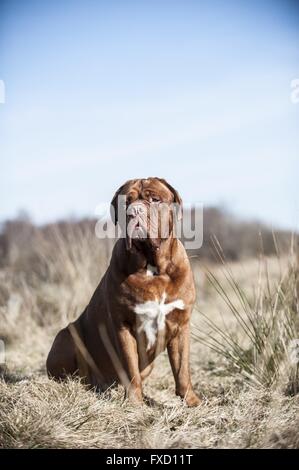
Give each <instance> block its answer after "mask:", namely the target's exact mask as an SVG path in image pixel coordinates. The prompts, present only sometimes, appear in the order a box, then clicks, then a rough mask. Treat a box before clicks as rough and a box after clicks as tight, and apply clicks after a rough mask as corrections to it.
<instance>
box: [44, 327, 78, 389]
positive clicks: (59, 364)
mask: <svg viewBox="0 0 299 470" xmlns="http://www.w3.org/2000/svg"><path fill="white" fill-rule="evenodd" d="M46 368H47V373H48V376H49V377H50V378H53V379H56V380H62V379H65V378H66V376H67V375H74V374H75V373H76V372H77V371H78V363H77V357H76V351H75V345H74V341H73V338H72V337H71V334H70V332H69V330H68V328H64V329H63V330H60V331H59V333H58V334H57V336H56V338H55V339H54V342H53V344H52V347H51V349H50V352H49V354H48V357H47V362H46Z"/></svg>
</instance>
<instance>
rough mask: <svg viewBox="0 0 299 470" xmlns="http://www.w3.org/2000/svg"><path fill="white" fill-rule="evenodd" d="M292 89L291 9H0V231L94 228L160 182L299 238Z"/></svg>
mask: <svg viewBox="0 0 299 470" xmlns="http://www.w3.org/2000/svg"><path fill="white" fill-rule="evenodd" d="M294 79H299V7H298V3H296V2H292V1H288V0H285V1H278V0H277V1H276V0H272V1H271V2H269V1H264V0H261V1H255V0H253V1H251V2H245V1H238V2H236V1H229V0H228V1H226V2H223V1H213V0H212V1H200V0H199V1H191V0H181V1H176V0H173V1H167V0H159V1H156V0H151V1H142V0H140V1H127V0H122V1H120V0H110V1H108V0H107V1H90V0H87V1H83V0H82V1H76V0H72V1H71V0H70V1H67V0H61V1H56V0H52V1H51V2H50V1H44V2H41V1H31V0H27V1H16V0H0V80H2V81H3V82H2V83H3V84H4V85H5V102H4V103H2V104H1V102H0V221H3V220H5V219H7V218H12V217H14V216H16V215H17V214H18V213H19V211H21V210H26V211H27V212H28V213H29V214H30V215H31V217H32V219H33V220H34V221H35V222H37V223H44V222H48V221H53V220H56V219H61V218H64V217H71V216H76V217H81V216H84V217H85V216H89V217H93V216H94V214H95V209H96V207H97V206H98V204H100V203H103V202H109V201H110V200H111V198H112V196H113V194H114V192H115V191H116V189H117V188H118V187H119V186H120V185H121V184H122V183H123V182H124V181H126V180H127V179H131V178H138V177H148V176H160V177H164V178H166V179H167V180H168V181H169V182H170V183H171V184H172V185H173V186H175V187H176V189H178V191H179V192H180V194H181V196H182V197H183V200H184V201H186V202H188V203H194V202H200V203H203V204H204V205H205V206H209V205H221V206H224V207H226V208H227V209H229V210H231V211H232V212H233V213H235V214H236V215H238V216H239V217H242V218H245V219H251V218H254V219H259V220H261V221H264V222H266V223H268V224H272V225H274V226H277V227H282V228H284V227H285V228H294V227H297V226H298V225H299V224H298V222H299V197H298V190H297V187H298V175H299V171H298V170H299V132H298V127H299V103H293V102H292V100H291V92H292V90H291V81H292V80H294ZM0 101H1V100H0Z"/></svg>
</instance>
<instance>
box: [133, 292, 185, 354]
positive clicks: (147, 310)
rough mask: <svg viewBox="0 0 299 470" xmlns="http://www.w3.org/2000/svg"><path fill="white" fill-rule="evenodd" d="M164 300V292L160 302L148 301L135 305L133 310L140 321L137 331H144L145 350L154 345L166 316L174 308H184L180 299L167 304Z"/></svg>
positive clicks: (163, 326)
mask: <svg viewBox="0 0 299 470" xmlns="http://www.w3.org/2000/svg"><path fill="white" fill-rule="evenodd" d="M165 300H166V293H165V292H164V294H163V295H162V298H161V300H160V301H159V300H157V299H156V300H148V301H146V302H144V303H143V304H137V305H136V306H135V308H134V312H135V313H136V314H137V315H139V319H140V321H141V324H140V326H139V328H138V331H139V332H140V331H144V332H145V335H146V337H147V341H148V345H147V350H149V349H150V348H151V347H152V346H153V345H154V344H155V342H156V337H157V333H158V331H162V330H164V328H165V317H166V315H168V313H170V312H172V311H173V310H174V309H175V308H178V309H180V310H183V309H184V308H185V305H184V302H183V301H182V300H181V299H177V300H174V301H173V302H169V303H167V304H166V303H165Z"/></svg>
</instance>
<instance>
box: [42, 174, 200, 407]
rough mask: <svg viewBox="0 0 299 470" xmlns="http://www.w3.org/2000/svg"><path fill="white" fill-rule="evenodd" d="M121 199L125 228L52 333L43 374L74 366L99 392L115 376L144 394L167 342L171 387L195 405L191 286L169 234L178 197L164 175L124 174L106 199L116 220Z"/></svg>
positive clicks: (133, 393) (56, 375) (135, 396)
mask: <svg viewBox="0 0 299 470" xmlns="http://www.w3.org/2000/svg"><path fill="white" fill-rule="evenodd" d="M119 200H122V201H124V206H123V209H124V214H125V216H124V217H123V221H122V228H123V229H124V230H125V235H124V236H123V237H121V238H119V239H118V240H117V242H116V243H115V246H114V249H113V252H112V256H111V261H110V265H109V267H108V269H107V271H106V273H105V275H104V276H103V278H102V280H101V282H100V284H99V285H98V287H97V289H96V291H95V292H94V294H93V296H92V298H91V300H90V302H89V304H88V306H87V307H86V309H85V310H84V311H83V313H82V314H81V315H80V317H79V318H78V319H77V320H76V321H74V322H73V323H70V324H69V325H68V326H67V327H66V328H64V329H62V330H61V331H60V332H59V333H58V334H57V336H56V338H55V340H54V342H53V345H52V347H51V350H50V352H49V355H48V358H47V363H46V367H47V372H48V376H49V377H50V378H53V379H56V380H63V379H65V378H66V376H68V375H76V374H78V375H79V376H80V377H81V378H82V380H83V381H84V383H85V384H86V385H88V386H89V387H92V388H96V389H97V390H99V391H101V392H102V391H105V390H107V388H109V387H111V386H112V385H113V384H118V383H121V384H122V385H124V387H125V390H126V396H127V397H128V398H129V399H131V400H133V401H137V402H142V401H143V393H142V382H143V380H144V379H145V378H146V377H147V376H148V375H149V374H150V372H151V370H152V368H153V364H154V359H155V357H156V356H157V355H158V354H159V353H160V352H162V351H164V350H165V349H166V348H167V351H168V356H169V360H170V364H171V368H172V372H173V375H174V380H175V391H176V395H178V396H180V397H181V398H182V399H184V401H185V403H186V404H187V405H188V406H197V405H199V404H200V402H201V400H200V399H199V397H198V396H197V395H196V393H195V392H194V390H193V387H192V384H191V377H190V366H189V330H190V316H191V313H192V308H193V305H194V302H195V286H194V280H193V274H192V271H191V267H190V263H189V259H188V256H187V253H186V251H185V248H184V246H183V244H182V243H181V242H180V240H179V239H178V238H177V237H176V234H175V228H176V224H177V221H178V220H179V219H181V218H182V200H181V197H180V196H179V194H178V192H177V191H176V190H175V189H174V188H173V187H172V186H171V185H170V184H169V183H168V182H167V181H166V180H165V179H162V178H157V177H152V178H146V179H134V180H129V181H127V182H126V183H125V184H124V185H123V186H121V187H120V188H119V189H118V191H117V192H116V193H115V195H114V197H113V200H112V202H111V215H112V219H113V222H114V223H115V224H117V223H118V222H119V223H120V221H119V219H120V209H121V207H122V206H121V205H120V204H119ZM160 207H163V211H160V210H159V208H160ZM175 209H176V210H175ZM162 212H163V214H162ZM161 214H162V215H161ZM150 215H151V217H150ZM165 221H166V222H167V224H165ZM163 225H164V226H165V225H166V226H167V227H166V228H168V230H165V227H163Z"/></svg>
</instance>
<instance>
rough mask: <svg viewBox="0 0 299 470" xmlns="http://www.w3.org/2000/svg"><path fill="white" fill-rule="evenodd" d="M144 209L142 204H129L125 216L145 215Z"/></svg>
mask: <svg viewBox="0 0 299 470" xmlns="http://www.w3.org/2000/svg"><path fill="white" fill-rule="evenodd" d="M145 212H146V209H145V207H144V205H143V204H130V206H129V207H128V209H127V215H130V216H132V217H136V216H137V215H142V214H145Z"/></svg>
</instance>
